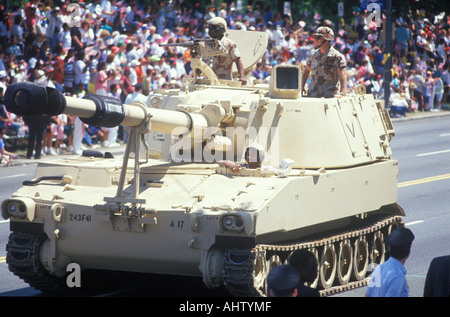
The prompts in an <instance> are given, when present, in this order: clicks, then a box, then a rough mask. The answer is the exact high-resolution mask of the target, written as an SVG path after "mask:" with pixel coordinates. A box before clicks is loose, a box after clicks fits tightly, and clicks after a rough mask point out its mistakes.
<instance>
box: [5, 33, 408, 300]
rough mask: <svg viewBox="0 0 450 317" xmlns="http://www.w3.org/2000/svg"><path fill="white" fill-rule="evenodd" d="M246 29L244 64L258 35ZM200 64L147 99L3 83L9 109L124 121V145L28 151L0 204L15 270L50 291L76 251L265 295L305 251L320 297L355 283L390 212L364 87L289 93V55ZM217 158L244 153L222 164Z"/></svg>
mask: <svg viewBox="0 0 450 317" xmlns="http://www.w3.org/2000/svg"><path fill="white" fill-rule="evenodd" d="M245 36H248V38H247V40H245V41H243V42H242V45H250V46H251V47H250V48H251V49H244V50H242V49H241V51H245V52H250V53H249V54H250V55H251V53H253V55H252V56H250V57H249V58H248V59H246V62H245V65H246V69H247V70H248V69H250V68H251V66H252V65H253V64H254V63H255V61H257V60H258V59H259V58H260V57H261V54H262V53H261V52H263V51H264V50H265V46H264V45H266V44H267V39H266V38H265V37H264V34H263V33H259V32H246V35H245ZM246 48H247V47H246ZM194 65H200V66H198V68H199V69H200V70H202V68H204V67H205V66H204V65H203V64H200V63H198V64H195V63H194ZM205 74H206V75H205V76H203V77H202V76H195V78H188V79H185V82H184V85H183V87H182V88H180V89H168V90H155V91H152V92H151V93H150V95H149V96H148V97H147V102H146V103H144V102H141V101H134V102H132V103H130V104H122V103H121V102H120V101H118V100H116V99H114V98H110V97H104V96H98V95H92V94H91V95H87V96H86V97H85V98H83V99H78V98H73V97H65V96H63V95H61V94H60V93H59V92H58V91H57V90H55V89H52V88H48V87H41V86H37V85H35V84H32V83H18V84H13V85H10V86H9V87H8V89H7V91H6V96H5V103H6V107H7V109H8V110H9V111H11V112H13V113H16V114H17V115H56V114H59V113H66V114H70V115H75V116H79V117H80V118H81V119H82V121H83V122H85V123H86V124H92V125H97V126H106V127H113V126H117V125H119V124H121V125H123V126H125V127H126V129H128V131H129V138H128V142H127V146H126V149H125V153H124V155H123V157H117V158H115V157H112V156H111V155H104V154H103V153H101V155H91V156H80V157H76V156H73V157H69V158H61V159H58V160H55V161H51V162H39V164H38V166H37V170H36V174H35V178H34V179H33V180H30V181H26V182H24V185H23V187H22V188H20V189H18V190H17V191H16V192H15V193H14V194H13V195H12V197H11V198H10V199H6V200H5V201H3V203H2V211H1V212H2V216H3V218H4V219H10V230H11V234H10V237H9V241H8V244H7V248H6V251H7V256H6V259H7V262H8V265H9V269H10V270H11V271H12V272H13V273H14V274H16V275H17V276H18V277H20V278H22V279H23V280H25V281H26V282H27V283H29V284H30V285H31V286H33V287H35V288H37V289H39V290H41V291H43V292H53V291H55V290H58V291H59V290H60V288H61V287H65V286H66V285H65V282H66V280H65V276H67V274H68V271H67V268H68V266H69V265H70V264H72V263H76V264H78V265H79V266H80V267H81V269H83V270H86V271H88V270H105V271H110V270H111V271H123V272H141V273H154V274H172V275H180V276H197V277H199V278H202V279H203V282H204V284H205V285H206V286H207V287H208V288H217V287H222V286H225V287H226V289H227V290H228V291H229V292H230V294H232V295H236V296H265V294H266V276H267V274H268V272H269V270H270V269H271V268H273V267H274V266H276V265H279V264H281V263H285V262H286V261H287V259H288V257H289V255H290V254H291V252H293V251H294V250H297V249H302V248H306V249H309V250H311V251H312V252H313V253H314V254H315V255H316V256H317V259H318V263H319V267H318V271H319V274H318V278H317V280H316V281H315V282H314V283H313V284H312V286H313V287H317V288H318V289H319V290H320V291H321V294H322V295H327V294H331V293H336V292H339V291H343V290H347V289H350V288H354V287H359V286H362V285H365V284H366V283H367V281H368V279H367V275H368V273H369V271H370V269H371V268H372V267H373V266H374V265H377V264H379V263H381V262H383V261H384V259H385V246H384V237H386V235H387V234H388V233H389V232H390V231H391V230H392V229H393V228H397V227H401V226H403V222H402V217H403V216H405V214H404V211H403V209H402V208H401V207H400V206H399V205H398V204H397V178H398V162H397V161H396V160H393V159H392V153H391V148H390V143H389V142H390V140H391V138H392V137H393V136H394V135H395V131H394V128H393V125H392V122H391V121H390V117H389V115H388V113H387V111H386V109H385V107H384V104H383V102H382V101H380V100H375V99H374V98H373V96H372V95H370V94H366V93H365V91H364V89H363V88H359V89H358V91H357V92H356V93H354V94H348V95H345V96H343V97H341V98H308V97H304V96H302V94H301V91H300V82H301V81H300V80H301V67H299V66H296V65H277V66H276V67H274V69H273V70H272V72H271V76H270V82H269V83H268V84H248V85H245V86H243V85H241V83H240V82H236V81H227V80H219V79H217V78H214V74H213V73H212V72H208V71H206V72H205ZM251 147H254V148H256V149H258V150H259V152H258V153H259V154H258V155H259V156H258V158H259V160H260V161H259V163H260V164H259V165H258V167H256V168H255V167H254V166H252V165H251V164H245V162H244V156H245V154H246V149H247V148H251ZM223 161H226V162H244V163H243V164H241V165H239V167H238V168H237V169H235V170H232V169H230V168H228V167H227V165H226V164H219V163H220V162H223Z"/></svg>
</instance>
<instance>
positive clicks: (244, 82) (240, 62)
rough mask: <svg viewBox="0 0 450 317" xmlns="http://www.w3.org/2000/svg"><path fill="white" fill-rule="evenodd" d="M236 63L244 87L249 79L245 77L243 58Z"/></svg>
mask: <svg viewBox="0 0 450 317" xmlns="http://www.w3.org/2000/svg"><path fill="white" fill-rule="evenodd" d="M234 62H235V63H236V67H237V69H238V72H239V81H241V82H242V84H243V85H245V84H247V79H245V76H244V64H243V63H242V60H241V58H240V57H238V58H236V59H235V60H234Z"/></svg>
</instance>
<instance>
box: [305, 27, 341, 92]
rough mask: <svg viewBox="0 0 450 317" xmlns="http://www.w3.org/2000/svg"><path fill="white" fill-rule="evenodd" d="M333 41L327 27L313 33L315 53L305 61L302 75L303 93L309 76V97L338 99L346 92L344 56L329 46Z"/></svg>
mask: <svg viewBox="0 0 450 317" xmlns="http://www.w3.org/2000/svg"><path fill="white" fill-rule="evenodd" d="M333 40H334V32H333V30H332V29H330V28H329V27H327V26H321V27H318V28H317V30H316V31H315V33H314V48H315V51H314V53H313V54H312V55H311V56H310V57H309V58H308V60H307V61H306V66H305V69H304V71H303V75H302V92H303V91H304V89H305V84H306V81H307V80H308V77H309V75H310V74H311V81H310V84H309V89H308V96H310V97H326V98H332V97H338V96H340V95H342V94H344V93H345V92H346V90H347V69H346V68H347V63H346V61H345V58H344V55H342V54H341V53H340V52H339V51H337V50H336V49H335V48H333V47H332V46H331V41H333ZM338 82H339V84H340V89H339V91H338V89H337V84H338Z"/></svg>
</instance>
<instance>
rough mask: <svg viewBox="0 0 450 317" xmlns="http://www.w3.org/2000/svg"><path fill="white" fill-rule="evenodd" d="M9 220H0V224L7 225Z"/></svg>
mask: <svg viewBox="0 0 450 317" xmlns="http://www.w3.org/2000/svg"><path fill="white" fill-rule="evenodd" d="M7 222H9V220H0V223H7Z"/></svg>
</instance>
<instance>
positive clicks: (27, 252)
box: [6, 232, 66, 294]
mask: <svg viewBox="0 0 450 317" xmlns="http://www.w3.org/2000/svg"><path fill="white" fill-rule="evenodd" d="M45 238H46V237H45V235H42V234H40V235H39V234H31V233H21V232H12V233H11V234H10V235H9V239H8V243H7V245H6V262H7V263H8V268H9V270H10V271H11V272H12V273H13V274H14V275H16V276H18V277H19V278H20V279H22V280H23V281H25V282H26V283H28V284H29V285H30V286H31V287H34V288H36V289H38V290H40V291H42V292H44V293H47V294H57V293H59V292H61V291H63V290H65V288H66V286H65V284H64V280H63V279H59V278H56V277H55V276H52V275H50V274H49V273H48V271H46V270H45V269H44V267H43V266H42V264H41V262H40V260H39V248H40V245H41V243H42V241H44V239H45Z"/></svg>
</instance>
